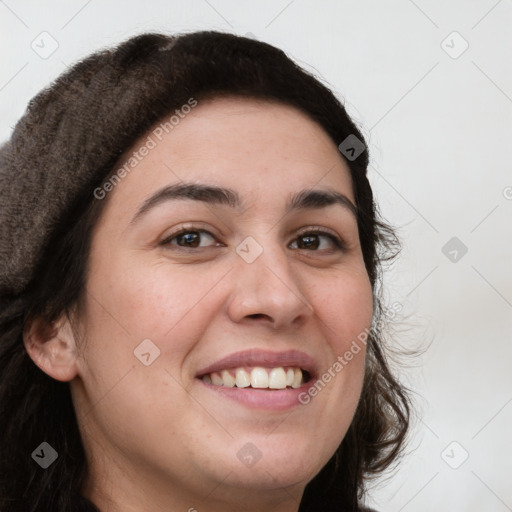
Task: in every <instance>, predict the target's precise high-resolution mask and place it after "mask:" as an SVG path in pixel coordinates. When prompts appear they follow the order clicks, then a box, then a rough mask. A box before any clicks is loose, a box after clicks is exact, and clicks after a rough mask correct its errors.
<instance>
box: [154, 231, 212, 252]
mask: <svg viewBox="0 0 512 512" xmlns="http://www.w3.org/2000/svg"><path fill="white" fill-rule="evenodd" d="M174 242H176V243H174ZM212 242H214V243H212ZM160 245H176V246H178V247H184V248H187V249H195V248H198V247H212V246H213V245H221V244H219V243H218V242H216V240H215V237H214V236H213V235H212V234H211V233H210V232H208V231H206V230H204V229H182V230H181V231H178V232H177V233H173V234H171V235H170V236H169V237H168V238H166V239H165V240H164V241H162V242H161V243H160Z"/></svg>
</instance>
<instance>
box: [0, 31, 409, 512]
mask: <svg viewBox="0 0 512 512" xmlns="http://www.w3.org/2000/svg"><path fill="white" fill-rule="evenodd" d="M221 95H238V96H244V97H249V98H260V99H267V100H272V101H278V102H282V103H284V104H287V105H291V106H294V107H296V108H298V109H300V110H302V111H303V112H305V113H306V114H307V115H309V116H310V118H312V119H313V120H315V121H317V122H318V123H319V124H320V125H321V126H322V127H323V128H324V130H325V131H326V132H327V134H328V135H329V136H330V137H331V138H332V140H333V141H334V142H335V143H336V145H339V144H340V143H342V142H343V141H344V140H346V138H347V137H348V136H355V137H357V139H358V140H359V141H360V143H361V144H362V145H363V148H364V150H363V151H362V153H361V154H360V155H359V156H358V157H357V158H347V164H348V166H349V169H350V173H351V177H352V184H353V189H354V195H355V201H356V207H357V219H358V229H359V236H360V242H361V247H362V252H363V257H364V262H365V266H366V270H367V272H368V275H369V277H370V281H371V283H372V287H373V292H374V304H375V308H374V311H375V313H374V325H377V326H379V325H382V322H381V323H380V324H379V320H381V319H382V318H383V317H384V316H385V315H384V313H385V312H384V311H383V308H382V301H381V298H380V297H381V292H380V289H381V286H380V282H381V265H382V263H383V261H385V260H386V259H388V258H389V257H392V256H393V255H394V254H396V253H397V251H398V243H397V239H396V237H395V235H394V232H393V230H392V229H391V228H390V227H389V226H387V225H386V224H385V223H384V222H382V220H381V219H380V218H379V216H378V213H377V208H376V205H375V203H374V200H373V194H372V190H371V187H370V184H369V182H368V179H367V167H368V158H369V155H368V148H367V146H366V143H365V140H364V137H363V135H362V133H361V132H360V130H359V129H358V128H357V126H356V125H355V123H354V122H353V121H352V120H351V119H350V117H349V116H348V114H347V112H346V110H345V108H344V106H343V104H342V103H341V102H340V101H339V100H338V99H337V98H336V97H335V96H334V94H333V93H332V92H331V91H330V90H329V89H328V88H327V87H326V86H324V85H323V84H322V83H321V82H320V81H319V80H318V79H317V78H315V77H313V76H312V75H311V74H309V73H308V72H306V71H304V70H303V69H301V68H300V67H299V66H297V65H296V64H295V63H294V62H293V61H292V60H291V59H289V58H288V57H287V56H286V55H285V54H284V53H283V52H282V51H281V50H279V49H277V48H275V47H273V46H271V45H268V44H266V43H263V42H259V41H255V40H253V39H248V38H244V37H239V36H235V35H232V34H224V33H219V32H211V31H208V32H196V33H190V34H184V35H179V36H168V35H163V34H143V35H139V36H136V37H133V38H131V39H129V40H127V41H126V42H123V43H122V44H120V45H118V46H117V47H115V48H113V49H107V50H102V51H99V52H97V53H94V54H93V55H91V56H89V57H87V58H86V59H84V60H83V61H81V62H79V63H78V64H76V65H75V66H74V67H72V68H71V69H70V70H69V71H67V72H66V73H65V74H63V75H62V76H61V77H59V78H58V79H57V80H56V81H55V82H54V83H53V84H51V86H49V87H48V88H47V89H45V90H44V91H42V92H41V93H39V94H38V95H37V96H36V97H35V98H34V99H33V100H32V101H31V102H30V104H29V108H28V109H27V112H26V113H25V115H24V116H23V117H22V118H21V120H20V121H19V122H18V124H17V125H16V127H15V130H14V132H13V135H12V137H11V140H10V141H9V142H8V143H7V144H6V145H5V146H4V147H2V149H1V150H0V170H1V173H0V180H1V179H4V182H3V183H2V182H0V184H2V186H5V187H11V188H10V189H9V190H10V191H11V197H10V198H9V201H12V202H13V204H14V202H15V201H18V203H16V204H17V205H18V206H16V205H14V206H12V208H13V210H12V211H13V212H14V211H15V209H16V208H18V210H17V211H18V212H19V215H20V216H21V217H20V219H18V220H16V221H13V223H14V224H13V226H10V227H9V226H8V227H7V228H5V226H4V231H5V229H7V231H8V232H9V233H10V234H11V238H12V237H17V239H16V240H17V242H16V243H18V242H19V243H20V244H22V243H25V242H24V240H25V238H24V237H25V236H30V237H31V238H30V240H29V241H28V242H26V243H31V244H32V246H37V251H35V252H34V251H33V253H31V254H33V262H32V263H31V264H30V265H29V264H27V265H26V266H25V268H24V273H23V278H22V277H21V276H22V274H21V273H20V274H19V275H18V276H14V272H15V271H14V270H12V272H11V274H13V279H12V283H16V282H17V283H18V287H17V288H16V287H15V286H14V284H12V283H11V285H10V287H9V286H8V285H7V284H5V285H4V286H3V288H2V283H0V307H1V310H0V437H1V438H2V439H3V448H2V450H1V452H0V510H1V511H2V512H10V511H12V512H14V511H16V512H19V511H21V510H23V511H24V512H35V511H39V510H44V511H50V510H51V511H53V512H68V511H69V510H73V511H97V508H96V507H95V506H94V505H93V504H92V503H91V502H89V501H88V500H87V499H85V498H83V497H82V496H81V495H80V490H81V488H82V486H83V484H84V479H85V477H86V474H87V463H86V458H85V454H84V449H83V445H82V442H81V438H80V434H79V430H78V426H77V422H76V417H75V412H74V408H73V403H72V400H71V396H70V390H69V384H68V383H65V382H58V381H55V380H54V379H52V378H51V377H49V376H48V375H46V374H45V373H44V372H42V371H41V370H40V369H39V368H38V367H37V366H36V365H35V364H34V363H33V361H32V360H31V359H30V357H29V356H28V354H27V352H26V350H25V347H24V344H23V339H22V333H23V328H24V326H25V324H26V323H27V321H28V320H29V319H31V318H35V317H37V316H39V317H42V318H43V319H44V320H45V321H46V322H47V323H48V324H50V323H51V322H52V321H54V320H56V319H57V318H58V317H59V316H60V315H61V314H62V313H63V312H70V313H71V312H72V311H73V310H74V309H77V310H79V306H80V304H81V301H82V300H83V298H84V295H85V283H86V274H87V261H88V254H89V248H90V243H91V236H92V231H93V228H94V226H95V224H96V223H97V221H98V219H99V218H100V215H101V212H102V210H103V208H104V206H105V204H106V200H99V199H97V198H96V197H95V195H94V190H95V189H97V187H99V186H100V185H101V184H102V183H105V181H106V180H107V179H109V177H110V176H111V175H112V173H113V171H114V170H115V164H116V162H117V161H118V159H119V157H120V155H122V154H123V153H124V152H125V151H126V150H128V149H129V148H131V147H132V145H133V144H134V143H135V141H136V140H137V139H138V138H139V137H140V136H142V135H143V134H145V133H146V132H147V130H148V129H149V128H151V127H152V126H154V125H155V123H157V122H158V121H160V120H162V119H164V118H165V117H168V116H169V114H170V113H172V112H174V110H175V109H179V108H180V106H182V105H183V104H186V103H187V101H188V100H189V99H190V98H191V97H193V98H195V99H196V100H198V101H201V100H202V99H205V98H212V97H218V96H221ZM7 179H9V180H11V181H12V183H9V184H8V183H7ZM31 183H32V185H30V184H31ZM41 183H44V186H43V187H41V190H40V191H39V193H38V194H33V195H32V197H31V199H30V201H32V202H33V204H28V203H27V199H26V198H25V199H24V198H23V196H22V197H21V198H20V197H18V196H16V197H17V198H15V197H14V196H15V194H14V193H13V190H14V188H13V187H15V186H17V185H19V190H22V191H23V190H27V187H28V189H30V186H32V187H35V186H36V185H38V184H41ZM59 185H60V186H59ZM38 186H39V185H38ZM18 195H19V194H18ZM23 201H25V203H23ZM50 203H51V204H50ZM20 205H21V206H20ZM7 207H10V206H9V205H7V206H6V208H7ZM23 208H25V210H23ZM38 209H39V215H40V217H39V218H40V219H43V222H42V225H39V226H35V228H34V229H33V230H32V231H30V230H31V228H30V226H28V225H27V222H25V224H23V222H22V221H23V219H25V217H24V212H25V213H26V215H27V216H29V212H31V213H30V215H33V216H34V215H35V213H34V211H35V210H38ZM13 216H14V214H13ZM16 222H18V223H17V224H16ZM9 230H10V231H9ZM13 233H14V234H13ZM13 239H14V238H13ZM2 243H5V240H0V245H1V244H2ZM27 254H29V253H28V252H27ZM16 257H22V256H20V255H18V256H16V255H14V256H13V258H16ZM27 261H29V263H30V262H31V260H27ZM4 263H5V265H6V266H7V268H12V269H14V268H15V263H16V261H15V260H14V261H5V262H4ZM9 265H11V267H9ZM20 268H21V267H20ZM7 275H10V274H9V272H7ZM15 278H17V279H18V281H16V279H15ZM23 279H24V280H23ZM4 283H7V280H4ZM20 283H21V284H20ZM387 354H388V351H387V349H386V346H385V342H384V338H383V336H382V333H381V328H380V327H376V328H374V329H372V330H371V332H370V333H369V336H368V339H367V368H366V374H365V380H364V386H363V391H362V396H361V399H360V402H359V405H358V408H357V411H356V413H355V417H354V419H353V421H352V424H351V426H350V428H349V430H348V432H347V434H346V436H345V438H344V439H343V441H342V443H341V445H340V446H339V448H338V450H337V451H336V453H335V454H334V455H333V457H332V459H331V460H330V461H329V462H328V463H327V464H326V466H325V467H324V468H323V469H322V471H321V472H320V473H319V474H318V475H317V476H316V477H315V478H314V479H313V480H312V481H311V482H310V483H309V484H308V485H307V487H306V490H305V493H304V496H303V499H302V502H301V505H300V511H301V512H306V511H313V510H323V511H329V510H333V511H334V510H344V511H351V510H358V502H359V500H360V499H361V497H362V496H363V493H364V491H365V482H366V481H367V479H368V477H369V476H372V475H378V474H380V473H381V472H382V471H384V470H385V469H386V468H388V467H389V466H390V465H391V464H392V463H393V462H394V461H396V460H397V457H398V456H399V455H400V453H401V450H402V448H403V445H404V440H405V437H406V433H407V430H408V425H409V417H410V412H411V402H410V397H409V392H408V391H407V390H406V389H405V388H404V386H403V385H402V384H401V383H400V382H399V381H398V380H397V378H396V377H395V376H394V375H393V373H392V371H391V369H390V368H391V366H390V364H389V361H388V355H387ZM42 441H46V442H48V443H49V444H50V445H52V446H53V447H56V449H57V451H58V453H59V458H58V460H57V461H56V462H55V463H54V464H52V465H51V466H50V467H49V468H48V469H46V470H42V469H41V468H40V467H39V466H38V465H37V464H35V463H34V461H33V460H32V458H31V457H30V454H31V452H32V450H33V449H34V448H35V447H37V446H38V445H39V444H40V443H41V442H42Z"/></svg>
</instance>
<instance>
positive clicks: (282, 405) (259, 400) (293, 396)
mask: <svg viewBox="0 0 512 512" xmlns="http://www.w3.org/2000/svg"><path fill="white" fill-rule="evenodd" d="M198 380H199V381H200V382H201V384H203V386H205V387H206V388H208V389H210V390H211V391H213V392H215V393H218V394H220V395H221V396H224V397H226V398H229V399H231V400H234V401H236V402H238V403H241V404H243V405H245V406H247V407H250V408H254V409H271V410H274V411H283V410H286V409H291V408H292V407H296V406H297V405H303V404H302V403H301V402H300V401H299V396H300V395H301V393H304V392H305V391H307V389H308V388H309V384H307V383H306V384H304V385H303V386H301V387H300V388H296V389H272V390H270V389H254V388H237V387H232V388H228V387H227V386H215V385H214V384H208V383H207V382H204V381H203V380H201V379H198Z"/></svg>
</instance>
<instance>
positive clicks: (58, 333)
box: [23, 316, 78, 382]
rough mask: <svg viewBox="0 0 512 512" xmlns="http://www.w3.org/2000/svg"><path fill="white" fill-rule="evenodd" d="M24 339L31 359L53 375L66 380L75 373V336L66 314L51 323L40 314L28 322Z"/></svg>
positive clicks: (60, 379) (71, 378)
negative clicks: (40, 316)
mask: <svg viewBox="0 0 512 512" xmlns="http://www.w3.org/2000/svg"><path fill="white" fill-rule="evenodd" d="M23 343H24V345H25V349H26V351H27V353H28V355H29V356H30V358H31V359H32V360H33V361H34V363H35V364H36V365H37V366H38V367H39V368H40V369H41V370H42V371H43V372H45V373H46V374H47V375H49V376H50V377H52V378H53V379H55V380H59V381H62V382H68V381H71V380H73V379H74V378H75V377H76V376H77V374H78V372H77V364H76V360H77V357H76V354H77V351H76V340H75V336H74V334H73V330H72V329H71V325H70V323H69V320H68V318H67V317H66V316H63V317H61V318H60V319H59V320H57V321H56V322H52V324H50V325H49V324H48V323H47V322H45V321H44V320H43V319H41V318H35V319H33V320H31V321H29V322H27V324H26V325H25V329H24V331H23Z"/></svg>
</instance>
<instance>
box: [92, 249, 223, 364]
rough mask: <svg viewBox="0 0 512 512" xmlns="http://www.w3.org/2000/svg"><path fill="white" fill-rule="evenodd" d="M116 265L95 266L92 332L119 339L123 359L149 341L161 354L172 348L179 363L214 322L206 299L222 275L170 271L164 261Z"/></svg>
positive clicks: (185, 270) (199, 271)
mask: <svg viewBox="0 0 512 512" xmlns="http://www.w3.org/2000/svg"><path fill="white" fill-rule="evenodd" d="M119 262H120V263H119V264H118V265H116V266H115V267H114V266H110V267H108V266H107V265H104V266H103V267H102V268H99V267H98V269H97V271H96V272H95V273H94V274H93V276H94V277H93V278H92V279H91V281H90V286H89V288H90V291H91V295H93V296H94V297H97V298H98V300H97V301H91V308H92V309H91V311H92V315H91V318H92V319H94V322H93V324H94V326H95V329H99V330H100V331H103V332H106V331H108V332H109V333H111V337H112V335H113V336H116V337H118V338H119V337H120V338H124V339H125V340H126V341H125V343H126V344H128V346H129V348H130V350H129V351H128V356H130V355H131V356H133V353H132V352H133V350H134V349H135V347H136V346H137V345H138V344H139V343H141V342H142V340H144V339H147V338H149V339H150V340H152V341H153V342H154V343H155V344H156V345H157V346H158V348H159V349H160V350H161V352H162V353H163V352H165V351H166V350H168V349H169V348H171V347H172V350H173V360H174V361H177V362H179V360H180V359H181V355H185V354H186V353H187V352H188V351H189V350H190V349H191V347H190V344H191V340H194V339H199V337H200V336H201V333H202V332H203V331H204V329H205V327H206V326H207V325H208V324H209V322H211V320H212V318H213V317H214V315H215V308H214V307H213V306H212V304H211V298H210V295H209V294H210V291H211V290H213V289H214V288H215V286H216V285H217V284H218V283H219V281H220V280H221V279H222V276H223V275H224V274H225V272H220V271H219V272H217V271H216V272H212V271H211V270H210V271H209V270H208V269H207V268H206V267H205V268H204V269H203V270H200V269H198V268H197V267H196V268H194V269H193V270H192V268H186V267H179V266H176V267H175V268H172V267H171V268H170V267H169V262H168V261H165V260H164V261H158V262H153V263H151V264H148V265H146V264H144V262H140V261H139V260H137V259H136V258H133V259H131V260H129V259H128V258H126V259H125V260H124V261H123V259H120V260H119ZM226 277H228V276H226ZM117 348H119V345H117Z"/></svg>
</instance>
